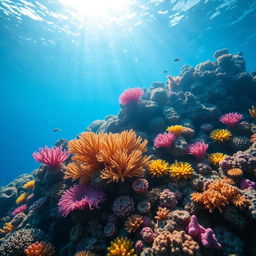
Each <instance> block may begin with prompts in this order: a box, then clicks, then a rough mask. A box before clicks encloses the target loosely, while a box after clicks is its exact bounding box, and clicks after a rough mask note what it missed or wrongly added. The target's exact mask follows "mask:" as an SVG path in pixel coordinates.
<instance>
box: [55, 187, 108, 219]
mask: <svg viewBox="0 0 256 256" xmlns="http://www.w3.org/2000/svg"><path fill="white" fill-rule="evenodd" d="M104 200H105V194H104V193H103V192H101V191H98V190H95V189H94V188H93V187H92V186H91V185H90V184H88V183H87V184H78V185H74V186H73V187H72V188H70V189H69V190H67V191H66V192H64V194H63V195H62V196H61V198H60V201H59V203H58V206H59V212H60V214H61V215H62V216H63V217H66V216H67V215H68V214H69V213H70V212H72V211H74V210H77V209H80V210H84V209H87V208H89V209H90V210H93V209H94V208H99V204H100V203H101V202H102V201H104Z"/></svg>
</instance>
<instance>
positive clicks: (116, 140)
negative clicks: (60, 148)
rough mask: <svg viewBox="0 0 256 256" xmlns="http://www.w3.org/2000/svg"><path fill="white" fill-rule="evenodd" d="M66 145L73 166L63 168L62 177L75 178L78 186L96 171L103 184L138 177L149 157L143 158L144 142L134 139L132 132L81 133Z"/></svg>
mask: <svg viewBox="0 0 256 256" xmlns="http://www.w3.org/2000/svg"><path fill="white" fill-rule="evenodd" d="M68 145H69V153H71V154H74V156H73V157H72V159H73V160H74V161H75V163H71V164H69V165H68V166H67V171H66V173H65V178H71V179H72V180H76V179H79V182H80V183H86V182H87V181H89V180H90V179H91V177H92V175H93V174H95V173H97V172H100V177H101V178H102V179H105V180H107V182H120V181H121V182H123V181H124V180H125V179H126V178H130V177H142V176H143V174H144V168H145V167H146V166H147V165H148V164H149V161H150V158H151V157H150V156H143V153H145V152H146V151H147V140H142V139H141V137H136V133H135V132H134V131H132V130H130V131H124V132H122V133H115V134H112V133H110V134H107V133H101V134H96V133H92V132H84V133H82V134H81V135H80V138H79V139H75V140H71V141H70V142H69V144H68Z"/></svg>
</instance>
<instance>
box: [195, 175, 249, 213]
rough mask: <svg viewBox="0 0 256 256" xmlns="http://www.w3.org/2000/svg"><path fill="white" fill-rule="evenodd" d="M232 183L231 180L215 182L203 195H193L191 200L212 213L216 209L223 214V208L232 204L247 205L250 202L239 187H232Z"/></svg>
mask: <svg viewBox="0 0 256 256" xmlns="http://www.w3.org/2000/svg"><path fill="white" fill-rule="evenodd" d="M232 183H233V181H232V180H230V179H220V180H215V181H213V182H212V183H210V184H209V186H208V188H207V190H205V191H204V192H203V193H192V194H191V200H192V201H195V202H197V203H201V204H203V206H204V207H205V208H206V209H208V210H209V211H210V212H213V210H214V209H218V210H219V211H220V212H222V208H223V207H225V206H226V205H228V204H230V203H232V204H234V205H235V206H237V207H243V206H245V205H247V204H248V200H247V199H246V198H245V196H243V195H242V194H241V192H240V191H239V189H238V188H237V187H235V186H232V185H231V184H232Z"/></svg>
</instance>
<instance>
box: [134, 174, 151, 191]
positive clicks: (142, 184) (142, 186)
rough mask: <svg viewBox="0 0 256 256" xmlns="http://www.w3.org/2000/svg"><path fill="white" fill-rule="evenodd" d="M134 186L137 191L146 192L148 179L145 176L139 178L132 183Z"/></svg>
mask: <svg viewBox="0 0 256 256" xmlns="http://www.w3.org/2000/svg"><path fill="white" fill-rule="evenodd" d="M132 188H133V190H134V191H135V192H136V193H139V194H143V193H146V192H147V191H148V181H147V180H146V179H143V178H138V179H136V180H135V181H134V182H133V183H132Z"/></svg>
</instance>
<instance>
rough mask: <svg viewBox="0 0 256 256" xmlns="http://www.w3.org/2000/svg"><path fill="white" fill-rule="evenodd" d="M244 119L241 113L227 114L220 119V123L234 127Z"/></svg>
mask: <svg viewBox="0 0 256 256" xmlns="http://www.w3.org/2000/svg"><path fill="white" fill-rule="evenodd" d="M242 119H243V115H242V114H239V113H227V114H225V115H223V116H221V117H220V122H222V123H223V124H225V125H227V126H229V127H233V126H235V125H236V124H237V123H239V122H240V121H241V120H242Z"/></svg>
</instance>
